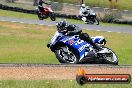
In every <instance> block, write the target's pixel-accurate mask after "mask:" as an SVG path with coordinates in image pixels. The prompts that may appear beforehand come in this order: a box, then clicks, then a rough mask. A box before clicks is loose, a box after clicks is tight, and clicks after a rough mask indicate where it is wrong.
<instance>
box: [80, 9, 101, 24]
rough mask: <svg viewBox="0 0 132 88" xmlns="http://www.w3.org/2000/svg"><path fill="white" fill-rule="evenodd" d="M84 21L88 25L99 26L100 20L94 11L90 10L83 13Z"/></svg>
mask: <svg viewBox="0 0 132 88" xmlns="http://www.w3.org/2000/svg"><path fill="white" fill-rule="evenodd" d="M82 20H83V21H84V22H85V23H86V24H96V25H99V19H98V18H97V15H96V13H95V12H93V10H91V9H89V10H87V11H85V12H83V16H82Z"/></svg>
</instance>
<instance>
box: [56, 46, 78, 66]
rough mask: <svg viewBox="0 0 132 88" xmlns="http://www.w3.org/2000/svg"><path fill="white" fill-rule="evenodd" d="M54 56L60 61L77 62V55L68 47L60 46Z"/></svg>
mask: <svg viewBox="0 0 132 88" xmlns="http://www.w3.org/2000/svg"><path fill="white" fill-rule="evenodd" d="M55 55H56V58H57V59H58V60H59V62H60V63H69V64H78V63H79V59H78V58H77V55H76V54H75V53H74V52H73V51H72V50H70V49H69V47H67V46H64V47H60V48H58V49H57V50H56V51H55Z"/></svg>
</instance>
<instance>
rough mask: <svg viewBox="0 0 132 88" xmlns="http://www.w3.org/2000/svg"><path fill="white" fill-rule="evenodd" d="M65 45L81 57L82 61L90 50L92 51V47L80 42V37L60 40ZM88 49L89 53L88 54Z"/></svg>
mask: <svg viewBox="0 0 132 88" xmlns="http://www.w3.org/2000/svg"><path fill="white" fill-rule="evenodd" d="M60 42H63V43H64V44H65V45H67V46H69V47H70V48H71V49H72V50H73V51H75V53H76V54H78V56H79V57H80V60H81V59H83V58H84V57H85V56H86V55H87V54H88V52H89V51H90V50H92V48H91V45H90V44H89V43H87V42H85V41H83V40H80V39H79V38H78V37H75V36H72V37H69V36H65V37H63V39H61V40H60ZM86 47H87V48H88V49H89V51H87V52H86Z"/></svg>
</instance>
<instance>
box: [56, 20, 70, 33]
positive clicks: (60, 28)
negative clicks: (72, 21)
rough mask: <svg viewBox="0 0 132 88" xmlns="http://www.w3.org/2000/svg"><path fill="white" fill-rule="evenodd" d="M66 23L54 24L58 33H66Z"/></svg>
mask: <svg viewBox="0 0 132 88" xmlns="http://www.w3.org/2000/svg"><path fill="white" fill-rule="evenodd" d="M67 25H68V23H67V22H66V21H60V22H58V23H57V24H56V26H57V30H58V32H61V33H63V32H66V31H67V28H66V27H67Z"/></svg>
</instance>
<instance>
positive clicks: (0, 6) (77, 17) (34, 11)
mask: <svg viewBox="0 0 132 88" xmlns="http://www.w3.org/2000/svg"><path fill="white" fill-rule="evenodd" d="M0 9H2V10H9V11H15V12H21V13H27V14H37V12H36V10H27V9H23V8H20V7H11V6H7V5H3V4H0ZM55 15H56V17H59V18H69V19H76V20H81V16H79V15H68V14H60V13H55ZM104 22H105V21H104ZM112 23H117V24H130V25H132V21H127V20H115V21H113V22H112Z"/></svg>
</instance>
